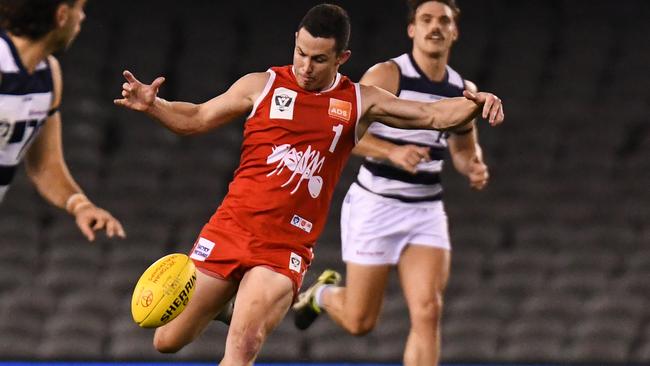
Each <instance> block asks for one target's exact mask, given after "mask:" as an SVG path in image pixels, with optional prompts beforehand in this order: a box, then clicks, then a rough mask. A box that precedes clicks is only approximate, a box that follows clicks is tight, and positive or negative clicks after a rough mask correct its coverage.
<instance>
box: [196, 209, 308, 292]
mask: <svg viewBox="0 0 650 366" xmlns="http://www.w3.org/2000/svg"><path fill="white" fill-rule="evenodd" d="M190 258H192V259H193V260H194V264H195V265H196V267H197V268H198V269H199V270H201V271H202V272H203V273H206V274H208V275H211V276H213V277H217V278H221V279H224V280H228V281H234V282H239V281H241V279H242V278H243V277H244V274H245V273H246V272H247V271H248V270H250V269H251V268H253V267H257V266H264V267H267V268H269V269H271V270H273V271H275V272H277V273H280V274H283V275H285V276H287V277H289V279H290V280H291V282H293V292H294V298H295V296H296V295H297V293H298V290H299V289H300V286H301V285H302V280H303V276H304V274H305V273H306V272H307V269H308V268H309V265H310V264H311V260H312V258H313V254H312V251H311V249H309V248H308V247H306V246H304V245H295V244H294V245H291V244H287V243H271V242H268V241H265V240H263V239H260V238H259V237H257V236H255V235H253V234H252V233H250V232H248V231H246V230H245V229H244V228H242V227H241V226H240V225H239V224H238V223H237V222H236V221H235V220H234V219H233V218H232V216H231V215H230V213H229V212H228V211H227V210H225V209H223V208H222V207H219V209H218V210H217V212H216V213H215V214H214V216H212V218H211V219H210V222H209V223H207V224H206V225H205V226H204V227H203V229H202V230H201V233H200V234H199V238H198V239H197V240H196V242H195V243H194V246H193V247H192V251H191V252H190Z"/></svg>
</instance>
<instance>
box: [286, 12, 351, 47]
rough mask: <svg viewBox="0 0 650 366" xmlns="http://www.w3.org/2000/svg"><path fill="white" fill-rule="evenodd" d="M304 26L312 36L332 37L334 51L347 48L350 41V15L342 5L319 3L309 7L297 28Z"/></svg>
mask: <svg viewBox="0 0 650 366" xmlns="http://www.w3.org/2000/svg"><path fill="white" fill-rule="evenodd" d="M302 28H305V29H306V30H307V31H308V32H309V33H310V34H311V35H312V36H314V37H321V38H334V41H335V49H336V53H337V54H340V53H341V52H343V51H345V50H347V49H348V44H349V42H350V17H349V16H348V13H347V12H346V11H345V9H343V8H342V7H340V6H338V5H332V4H320V5H316V6H314V7H313V8H311V9H309V11H308V12H307V14H305V17H304V18H302V20H301V21H300V25H299V26H298V30H300V29H302Z"/></svg>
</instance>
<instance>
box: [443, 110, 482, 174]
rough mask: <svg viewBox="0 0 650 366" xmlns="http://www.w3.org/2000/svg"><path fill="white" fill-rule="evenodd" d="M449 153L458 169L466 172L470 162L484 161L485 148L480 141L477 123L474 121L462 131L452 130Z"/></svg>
mask: <svg viewBox="0 0 650 366" xmlns="http://www.w3.org/2000/svg"><path fill="white" fill-rule="evenodd" d="M447 142H448V143H449V153H450V155H451V159H452V162H453V164H454V167H455V168H456V170H458V171H459V172H460V173H464V172H465V171H466V170H467V169H466V168H467V166H468V165H469V163H470V162H471V161H472V160H474V159H478V160H480V161H483V150H482V149H481V146H480V145H479V142H478V133H477V131H476V123H475V122H474V121H472V122H471V123H469V124H468V125H467V128H466V129H464V130H461V131H460V132H452V133H450V135H449V138H448V139H447Z"/></svg>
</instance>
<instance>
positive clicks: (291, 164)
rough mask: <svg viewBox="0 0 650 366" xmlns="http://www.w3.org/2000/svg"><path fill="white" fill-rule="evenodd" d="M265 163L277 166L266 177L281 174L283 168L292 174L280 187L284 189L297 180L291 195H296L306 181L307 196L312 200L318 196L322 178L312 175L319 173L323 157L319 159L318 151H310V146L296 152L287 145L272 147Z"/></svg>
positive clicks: (323, 161)
mask: <svg viewBox="0 0 650 366" xmlns="http://www.w3.org/2000/svg"><path fill="white" fill-rule="evenodd" d="M266 163H267V164H274V163H277V164H278V165H277V166H276V167H275V169H274V170H273V171H272V172H270V173H269V174H267V175H266V176H267V177H270V176H271V175H273V174H275V175H280V174H282V172H283V171H284V168H287V170H288V171H290V172H292V173H291V176H290V177H289V179H287V181H286V182H284V184H282V186H281V187H286V186H287V185H289V184H291V183H292V182H294V179H296V178H297V181H296V182H295V187H294V188H293V190H292V191H291V194H294V193H296V191H298V188H300V185H301V184H302V181H303V180H306V181H308V183H307V189H308V190H309V194H310V195H311V196H312V197H313V198H316V197H318V196H319V195H320V192H321V190H322V189H323V178H322V177H320V176H318V175H314V174H316V173H319V172H320V170H321V169H322V168H323V164H324V163H325V157H324V156H323V157H321V154H320V151H317V150H312V148H311V145H309V146H307V149H306V150H305V151H298V150H296V148H295V147H292V146H291V145H289V144H284V145H280V146H274V147H273V150H272V151H271V154H270V155H269V156H268V157H267V158H266Z"/></svg>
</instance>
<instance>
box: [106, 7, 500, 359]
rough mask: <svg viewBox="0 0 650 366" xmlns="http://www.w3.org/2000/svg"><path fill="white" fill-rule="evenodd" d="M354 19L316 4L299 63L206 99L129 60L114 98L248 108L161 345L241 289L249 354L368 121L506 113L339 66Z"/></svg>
mask: <svg viewBox="0 0 650 366" xmlns="http://www.w3.org/2000/svg"><path fill="white" fill-rule="evenodd" d="M349 36H350V21H349V18H348V15H347V13H346V12H345V10H343V9H342V8H340V7H338V6H335V5H329V4H322V5H318V6H315V7H313V8H312V9H310V10H309V11H308V12H307V14H306V15H305V17H304V18H303V20H302V21H301V23H300V25H299V27H298V31H297V32H296V44H295V49H294V56H293V65H288V66H284V67H273V68H271V69H269V70H268V71H267V72H261V73H251V74H248V75H245V76H243V77H242V78H241V79H239V80H238V81H237V82H235V83H234V84H233V85H232V86H231V87H230V89H228V90H227V91H226V92H225V93H223V94H221V95H219V96H217V97H215V98H213V99H211V100H209V101H207V102H205V103H202V104H192V103H185V102H169V101H166V100H164V99H161V98H159V97H157V96H156V95H157V93H158V89H159V88H160V86H161V85H162V83H163V82H164V78H157V79H156V80H154V81H153V82H152V83H151V84H150V85H147V84H143V83H141V82H140V81H138V80H137V79H136V78H135V77H134V76H133V75H132V74H131V73H130V72H128V71H125V72H124V76H125V78H126V80H127V82H125V83H124V84H123V86H122V89H123V90H122V97H123V98H121V99H117V100H115V104H117V105H120V106H123V107H126V108H130V109H133V110H136V111H140V112H144V113H146V114H147V115H149V116H150V117H152V118H154V119H156V120H158V121H159V122H160V123H161V124H162V125H163V126H165V127H167V128H169V129H170V130H172V131H174V132H176V133H179V134H183V135H191V134H195V133H201V132H205V131H208V130H211V129H214V128H217V127H219V126H221V125H223V124H225V123H227V122H228V121H230V120H232V119H234V118H235V117H239V116H242V115H246V114H247V115H248V119H247V121H246V126H245V131H244V142H243V146H242V155H241V162H240V166H239V168H238V169H237V171H236V172H235V177H234V178H233V181H232V183H231V184H230V187H229V191H228V194H227V195H226V197H225V198H224V201H223V202H222V204H221V206H220V207H219V208H218V209H217V211H216V212H215V214H214V215H213V216H212V218H211V219H210V221H209V222H208V223H207V224H206V225H205V226H204V228H203V230H202V231H201V233H200V234H199V238H198V239H197V241H196V243H195V245H194V247H193V248H192V251H191V253H190V257H191V258H192V259H193V260H194V262H195V264H196V266H197V269H198V271H197V283H196V290H195V293H194V295H193V297H192V299H191V300H190V302H189V304H188V305H187V307H186V308H185V310H184V311H183V313H181V314H180V315H179V316H178V317H177V318H176V319H174V320H173V321H171V322H169V323H168V324H166V325H164V326H162V327H160V328H158V329H157V330H156V333H155V336H154V346H155V347H156V349H158V350H159V351H160V352H176V351H178V350H180V349H181V348H182V347H183V346H185V345H186V344H188V343H189V342H191V341H192V340H193V339H195V338H196V337H197V336H198V335H199V334H200V332H201V331H202V330H203V329H204V328H205V326H206V325H207V324H208V323H209V322H210V321H211V320H212V319H213V318H214V317H215V315H217V314H218V313H219V312H220V311H221V309H222V308H223V306H224V305H225V304H226V303H227V302H228V301H229V300H230V299H231V298H232V296H233V295H234V293H235V292H237V299H236V301H235V305H234V312H233V316H232V320H231V323H230V329H229V332H228V337H227V339H226V349H225V353H224V356H223V359H222V360H221V363H220V364H221V365H251V364H252V363H253V362H254V360H255V358H256V356H257V354H258V352H259V350H260V349H261V346H262V344H263V342H264V340H265V339H266V337H267V336H268V334H269V333H270V332H271V331H272V330H273V329H274V328H275V326H276V325H277V324H278V323H279V322H280V321H281V320H282V318H283V317H284V316H285V314H286V313H287V310H288V309H289V307H290V306H291V304H292V302H293V301H294V299H295V297H296V294H297V291H298V289H299V288H300V285H301V282H302V278H303V275H304V273H305V272H306V270H307V268H308V267H309V264H310V262H311V259H312V256H313V255H312V248H313V245H314V242H315V240H316V238H317V237H318V235H319V234H320V232H321V231H322V229H323V226H324V223H325V221H326V218H327V211H328V209H329V204H330V201H331V197H332V193H333V190H334V186H335V184H336V182H337V180H338V178H339V176H340V174H341V171H342V169H343V167H344V165H345V162H346V161H347V158H348V156H349V155H350V153H351V150H352V148H353V147H354V144H355V143H356V141H357V140H358V138H359V137H360V136H361V135H363V133H364V132H365V130H366V129H367V127H368V124H369V123H370V121H376V120H379V121H383V122H384V123H386V124H388V125H391V126H396V127H400V128H427V129H441V130H447V129H454V128H463V125H465V124H466V123H469V121H471V120H472V119H473V118H474V117H475V116H476V115H477V114H478V113H482V115H483V117H484V118H487V119H488V120H489V122H490V123H491V124H492V125H497V124H499V123H501V122H502V121H503V118H504V115H503V109H502V106H501V101H500V99H499V98H497V97H496V96H494V95H492V94H489V93H469V92H466V93H465V96H464V97H458V98H450V99H447V100H445V101H441V102H438V103H420V102H412V101H406V100H401V99H398V98H396V97H395V96H394V95H391V94H390V93H388V92H385V91H383V90H381V89H379V88H377V87H372V86H363V85H359V84H356V83H353V82H351V81H350V80H349V79H348V78H347V77H345V76H342V75H341V74H339V73H338V68H339V66H341V65H342V64H343V63H345V62H346V61H347V60H348V59H349V57H350V54H351V53H350V51H349V50H348V49H347V47H348V40H349Z"/></svg>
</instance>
